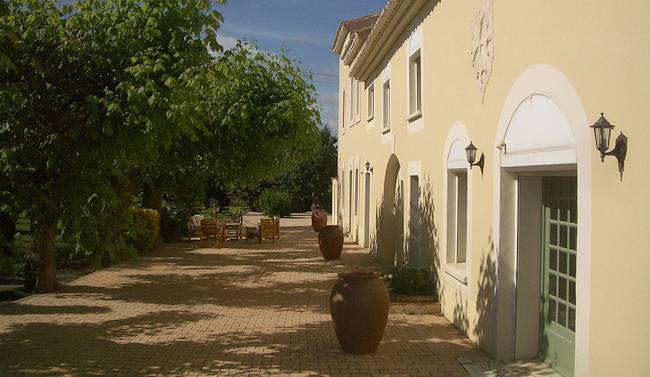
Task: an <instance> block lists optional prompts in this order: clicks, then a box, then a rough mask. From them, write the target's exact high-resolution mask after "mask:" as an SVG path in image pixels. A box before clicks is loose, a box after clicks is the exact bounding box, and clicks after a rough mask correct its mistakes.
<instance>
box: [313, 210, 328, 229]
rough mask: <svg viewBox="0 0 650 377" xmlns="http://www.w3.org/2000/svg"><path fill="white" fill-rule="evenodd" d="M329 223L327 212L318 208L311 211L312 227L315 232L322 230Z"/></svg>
mask: <svg viewBox="0 0 650 377" xmlns="http://www.w3.org/2000/svg"><path fill="white" fill-rule="evenodd" d="M325 225H327V212H325V211H323V210H322V209H317V210H314V211H312V212H311V227H312V228H314V232H320V231H321V229H323V226H325Z"/></svg>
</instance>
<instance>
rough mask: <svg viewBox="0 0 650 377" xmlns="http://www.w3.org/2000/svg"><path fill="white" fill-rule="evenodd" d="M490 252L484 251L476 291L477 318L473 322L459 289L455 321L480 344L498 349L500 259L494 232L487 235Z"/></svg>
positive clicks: (456, 296) (483, 346)
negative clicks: (497, 320) (497, 256)
mask: <svg viewBox="0 0 650 377" xmlns="http://www.w3.org/2000/svg"><path fill="white" fill-rule="evenodd" d="M488 245H489V248H490V250H489V252H486V251H485V250H484V251H483V252H482V253H481V254H482V255H481V259H480V263H479V275H478V292H477V295H476V303H475V312H476V313H475V314H476V319H475V321H474V324H473V331H472V325H471V322H470V319H469V316H468V314H467V310H468V307H469V303H468V300H467V298H466V297H464V296H463V295H462V293H461V292H460V291H456V295H455V301H456V302H455V303H454V312H453V316H452V321H453V323H454V325H455V326H456V327H457V328H458V329H459V330H460V331H461V332H462V333H464V334H466V335H468V336H470V337H471V338H472V339H474V340H476V341H478V342H479V344H480V346H481V348H483V349H486V350H495V349H496V307H497V301H496V300H497V296H496V287H497V263H496V255H497V254H496V247H495V245H494V241H493V240H492V234H490V235H489V236H488Z"/></svg>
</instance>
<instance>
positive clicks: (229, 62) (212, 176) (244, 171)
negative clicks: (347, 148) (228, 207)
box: [143, 43, 320, 215]
mask: <svg viewBox="0 0 650 377" xmlns="http://www.w3.org/2000/svg"><path fill="white" fill-rule="evenodd" d="M204 79H205V80H204V81H202V82H201V84H200V85H197V86H196V87H195V89H196V91H197V97H200V102H199V104H198V106H199V107H200V108H201V114H203V116H202V118H201V121H202V123H203V128H202V129H201V131H200V132H198V133H197V138H196V139H187V140H183V141H181V142H179V143H178V144H176V147H175V148H174V149H173V152H172V153H167V155H166V156H165V157H164V158H163V159H162V160H161V163H160V164H159V165H158V166H157V169H155V170H153V171H152V172H151V174H150V175H149V182H156V184H157V190H156V191H158V192H160V193H162V194H163V195H164V196H165V197H166V198H167V199H169V200H170V201H172V202H176V203H177V204H181V207H184V208H191V204H193V202H195V201H196V200H197V195H196V194H197V193H200V194H202V195H205V194H206V190H207V187H208V185H209V183H210V182H226V183H227V184H228V185H229V186H233V185H236V186H246V185H256V184H258V183H259V182H260V181H263V180H267V179H269V178H270V177H273V176H275V175H277V174H278V173H279V172H281V171H283V170H284V169H286V168H287V167H288V166H292V165H293V164H295V163H296V162H299V161H302V160H304V159H305V158H307V157H308V156H309V155H310V154H311V153H312V151H313V150H315V149H316V148H317V146H318V125H320V113H319V111H318V109H317V107H316V101H315V95H314V90H315V89H314V87H313V85H311V84H310V83H309V82H308V80H309V78H308V77H306V76H305V75H304V74H303V72H302V71H301V70H300V68H299V65H298V63H296V62H294V61H291V60H290V59H288V58H287V57H286V56H285V55H284V54H283V53H281V54H279V55H275V54H269V53H265V52H260V51H258V50H256V49H255V48H253V47H252V46H250V45H244V44H241V43H239V44H238V45H237V46H236V47H235V48H233V49H231V50H229V51H225V52H223V53H221V54H218V56H217V57H216V60H215V61H214V62H213V64H211V65H209V66H207V67H206V68H205V76H204ZM188 192H191V193H192V194H193V195H188ZM163 195H159V196H158V197H157V198H156V199H157V200H160V199H161V198H162V196H163ZM183 201H191V202H190V203H188V202H184V203H178V202H183ZM159 203H160V202H157V203H154V204H153V205H158V206H159V205H160V204H159ZM148 204H149V205H152V203H148ZM143 205H145V203H144V202H143ZM187 215H189V214H187Z"/></svg>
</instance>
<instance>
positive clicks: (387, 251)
mask: <svg viewBox="0 0 650 377" xmlns="http://www.w3.org/2000/svg"><path fill="white" fill-rule="evenodd" d="M399 170H400V163H399V160H398V159H397V156H395V154H392V155H391V156H390V158H389V159H388V164H387V166H386V174H385V176H384V190H383V196H382V198H381V200H380V202H379V205H377V207H376V208H377V209H376V214H375V227H376V228H375V236H374V237H371V240H370V246H371V247H370V252H371V254H372V255H373V256H374V257H375V258H377V260H378V261H379V262H380V263H381V264H383V265H385V266H394V265H395V262H396V258H395V254H396V252H395V245H396V244H397V243H398V242H399V241H398V240H399V239H401V238H402V237H398V232H399V229H398V227H397V225H398V224H397V222H398V217H397V207H398V206H396V203H397V202H399V198H397V197H396V188H397V177H398V175H399ZM402 206H403V205H402ZM402 211H403V207H402ZM402 218H403V216H402ZM402 227H403V225H402ZM402 233H403V230H402Z"/></svg>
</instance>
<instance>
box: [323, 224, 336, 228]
mask: <svg viewBox="0 0 650 377" xmlns="http://www.w3.org/2000/svg"><path fill="white" fill-rule="evenodd" d="M322 227H323V229H325V228H328V229H334V228H340V225H333V224H327V225H323V226H322Z"/></svg>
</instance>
